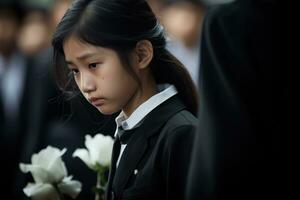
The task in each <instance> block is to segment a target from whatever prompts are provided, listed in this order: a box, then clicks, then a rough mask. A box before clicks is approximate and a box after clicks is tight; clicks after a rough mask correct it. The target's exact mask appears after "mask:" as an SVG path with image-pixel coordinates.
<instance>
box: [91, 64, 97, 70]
mask: <svg viewBox="0 0 300 200" xmlns="http://www.w3.org/2000/svg"><path fill="white" fill-rule="evenodd" d="M97 66H98V63H91V64H89V68H90V69H95V68H97Z"/></svg>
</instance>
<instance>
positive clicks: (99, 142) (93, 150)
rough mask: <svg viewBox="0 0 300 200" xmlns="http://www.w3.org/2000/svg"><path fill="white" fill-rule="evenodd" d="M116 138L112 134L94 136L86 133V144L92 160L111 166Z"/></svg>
mask: <svg viewBox="0 0 300 200" xmlns="http://www.w3.org/2000/svg"><path fill="white" fill-rule="evenodd" d="M113 143H114V140H113V139H112V138H111V137H110V136H104V135H102V134H97V135H95V136H94V138H92V137H91V136H90V135H86V141H85V145H86V147H87V149H88V150H89V153H90V158H91V162H92V163H93V165H95V164H96V163H98V164H100V165H102V166H109V165H110V160H111V154H112V147H113Z"/></svg>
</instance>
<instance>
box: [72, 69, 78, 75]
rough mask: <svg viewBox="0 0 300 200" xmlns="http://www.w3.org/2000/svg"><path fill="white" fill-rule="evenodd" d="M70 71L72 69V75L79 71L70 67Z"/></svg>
mask: <svg viewBox="0 0 300 200" xmlns="http://www.w3.org/2000/svg"><path fill="white" fill-rule="evenodd" d="M71 71H72V73H73V74H74V75H77V74H78V73H79V70H78V69H71Z"/></svg>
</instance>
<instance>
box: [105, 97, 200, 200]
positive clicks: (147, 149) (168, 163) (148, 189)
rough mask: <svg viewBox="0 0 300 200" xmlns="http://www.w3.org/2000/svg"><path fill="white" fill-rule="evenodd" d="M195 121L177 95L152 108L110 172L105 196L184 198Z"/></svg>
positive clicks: (122, 197) (123, 197)
mask: <svg viewBox="0 0 300 200" xmlns="http://www.w3.org/2000/svg"><path fill="white" fill-rule="evenodd" d="M196 124H197V120H196V118H195V117H194V116H193V115H192V114H191V113H190V112H188V111H187V110H186V109H185V106H184V105H183V103H182V102H181V101H180V100H179V98H178V97H177V95H176V96H174V97H172V98H170V99H169V100H167V101H166V102H164V103H162V104H161V105H160V106H158V107H157V108H155V109H154V110H153V111H152V112H151V113H149V114H148V115H147V116H146V118H145V120H144V122H143V123H142V125H141V126H140V127H138V128H137V130H136V131H135V132H134V133H133V135H132V137H131V138H130V141H129V142H128V144H127V147H126V149H125V151H124V153H123V155H122V158H121V160H120V163H119V166H118V168H117V170H116V173H115V176H114V177H112V175H111V174H110V176H109V182H108V188H107V191H106V199H107V200H110V199H151V200H153V199H183V195H184V189H185V183H186V176H187V170H188V166H189V161H190V155H191V149H192V143H193V140H194V135H195V133H194V130H195V127H196ZM113 157H114V156H113ZM112 166H115V163H114V162H113V163H112ZM136 172H137V173H136Z"/></svg>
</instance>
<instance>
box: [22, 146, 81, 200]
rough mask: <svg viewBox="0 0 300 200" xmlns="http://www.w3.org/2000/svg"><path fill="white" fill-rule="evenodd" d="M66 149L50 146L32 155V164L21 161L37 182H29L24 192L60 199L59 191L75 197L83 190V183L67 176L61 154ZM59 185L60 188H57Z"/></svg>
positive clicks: (26, 171) (25, 170)
mask: <svg viewBox="0 0 300 200" xmlns="http://www.w3.org/2000/svg"><path fill="white" fill-rule="evenodd" d="M65 152H66V149H63V150H61V151H60V150H59V149H57V148H54V147H51V146H48V147H47V148H46V149H43V150H41V151H40V152H39V153H38V154H33V156H32V157H31V162H32V164H23V163H20V169H21V171H22V172H24V173H28V172H31V174H32V176H33V179H34V181H35V183H29V184H28V185H27V186H26V187H25V188H24V189H23V191H24V193H25V194H26V195H27V196H28V197H31V198H32V199H49V200H56V199H59V193H58V192H60V193H62V194H67V195H69V196H71V197H72V198H75V197H76V196H77V195H78V194H79V192H80V191H81V183H80V182H79V181H74V180H71V179H72V177H71V176H70V177H67V169H66V166H65V163H64V162H63V161H62V158H61V156H62V155H63V154H64V153H65ZM55 187H57V188H58V189H56V188H55Z"/></svg>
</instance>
